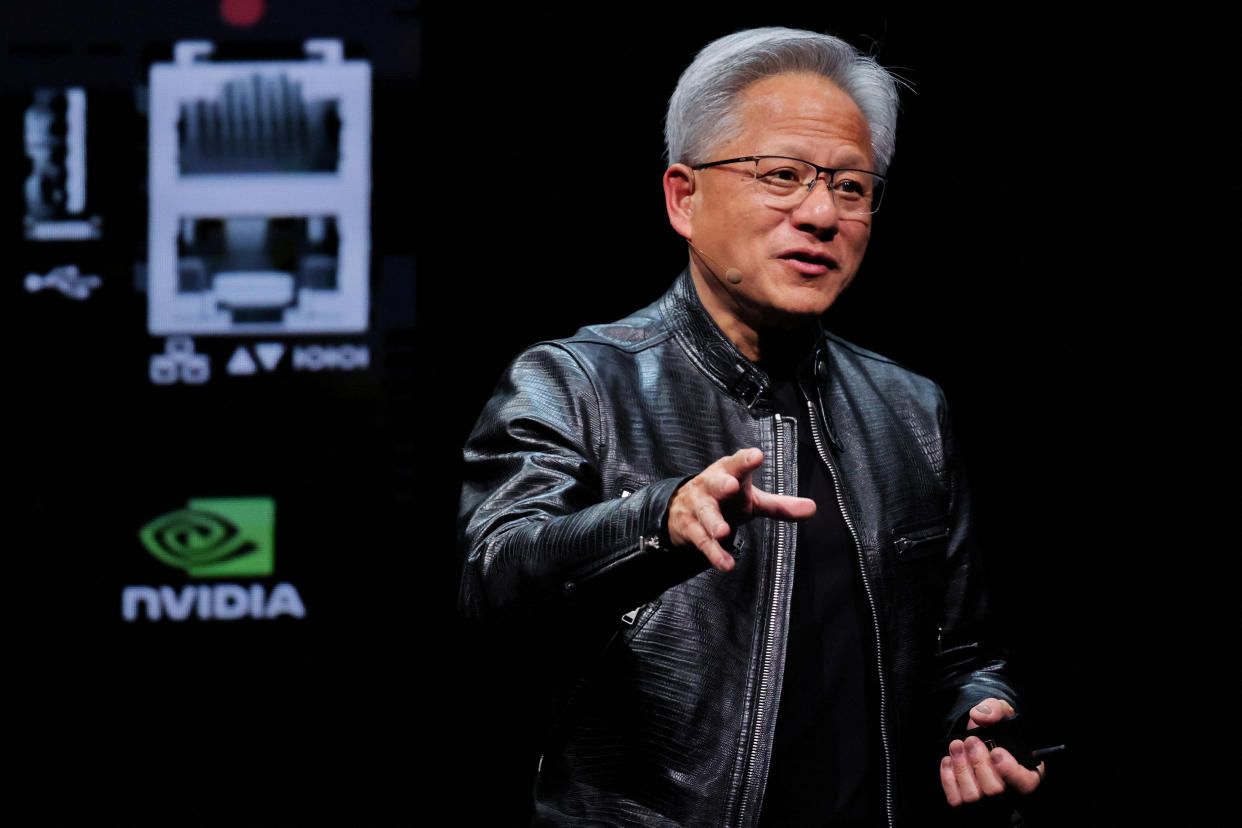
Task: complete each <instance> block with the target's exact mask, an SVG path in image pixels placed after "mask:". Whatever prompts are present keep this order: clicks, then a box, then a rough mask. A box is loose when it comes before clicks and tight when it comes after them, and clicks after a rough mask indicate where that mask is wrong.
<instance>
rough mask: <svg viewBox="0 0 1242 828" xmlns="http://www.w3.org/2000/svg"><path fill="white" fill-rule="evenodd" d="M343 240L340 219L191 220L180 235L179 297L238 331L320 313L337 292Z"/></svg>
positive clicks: (245, 218) (240, 218) (184, 224)
mask: <svg viewBox="0 0 1242 828" xmlns="http://www.w3.org/2000/svg"><path fill="white" fill-rule="evenodd" d="M339 242H340V237H339V236H338V235H337V232H336V220H335V218H333V217H332V216H310V217H280V218H264V217H262V216H257V217H256V216H245V217H238V216H234V217H230V218H186V219H183V220H182V222H181V231H180V233H179V234H178V236H177V293H178V294H179V295H181V296H197V297H199V298H200V300H201V301H202V302H203V304H204V307H203V309H202V312H203V315H204V316H209V315H211V314H222V315H228V316H229V317H230V321H231V323H232V324H233V325H234V326H239V325H257V324H269V325H281V324H283V322H284V318H285V314H286V313H289V312H291V311H294V312H300V313H301V314H302V315H303V316H310V317H313V316H314V306H315V297H316V296H317V295H327V294H330V293H331V292H332V291H334V290H336V288H337V249H338V245H339Z"/></svg>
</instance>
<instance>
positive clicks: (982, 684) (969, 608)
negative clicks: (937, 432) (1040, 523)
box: [939, 398, 1020, 742]
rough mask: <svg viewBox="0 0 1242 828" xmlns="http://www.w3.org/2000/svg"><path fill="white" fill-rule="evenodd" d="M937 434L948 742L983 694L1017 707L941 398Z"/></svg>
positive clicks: (943, 685)
mask: <svg viewBox="0 0 1242 828" xmlns="http://www.w3.org/2000/svg"><path fill="white" fill-rule="evenodd" d="M940 410H941V412H942V413H941V433H942V435H943V439H944V458H945V463H946V468H947V472H946V473H947V475H948V479H949V486H950V504H949V513H950V524H949V547H948V549H949V554H948V559H947V566H948V572H947V573H946V574H947V579H946V583H947V585H948V588H947V590H946V593H945V609H944V615H943V620H942V622H941V630H940V645H939V661H940V673H941V678H940V681H941V683H940V688H941V691H942V692H943V693H944V694H945V696H944V698H945V700H946V705H947V706H946V719H945V723H944V724H945V735H946V742H947V740H948V738H949V737H951V736H953V735H956V734H957V733H960V732H961V731H962V730H963V729H964V728H965V726H966V722H967V718H968V716H969V712H970V708H972V707H974V706H975V705H976V704H978V703H979V702H981V701H983V700H984V699H986V698H997V699H1002V700H1004V701H1007V702H1009V703H1010V704H1011V705H1013V708H1014V710H1020V704H1019V701H1018V693H1019V691H1018V687H1017V684H1016V682H1015V681H1014V679H1013V677H1012V674H1011V670H1010V665H1009V659H1008V653H1007V651H1006V649H1005V648H1004V647H1003V646H1002V644H1001V643H1000V642H1001V641H1002V640H1003V638H1004V636H1003V633H1002V631H1001V630H1000V629H998V626H999V621H998V619H997V618H996V617H995V615H994V613H992V612H991V610H990V607H989V601H990V598H989V591H988V587H987V585H986V583H985V581H986V577H985V572H984V566H983V562H982V561H981V560H980V553H979V550H978V546H977V544H976V543H975V540H974V537H973V531H972V528H971V523H972V516H971V497H970V488H969V486H968V484H967V481H966V475H965V473H964V471H963V469H962V464H961V461H960V458H959V456H958V453H957V450H956V446H955V439H954V436H953V429H952V425H951V423H950V422H949V417H948V414H947V409H946V407H945V406H944V401H943V398H942V399H941V407H940Z"/></svg>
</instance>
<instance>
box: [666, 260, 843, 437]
mask: <svg viewBox="0 0 1242 828" xmlns="http://www.w3.org/2000/svg"><path fill="white" fill-rule="evenodd" d="M660 312H661V313H662V314H663V315H664V318H665V319H667V320H668V322H669V326H670V328H671V329H672V332H673V335H674V336H675V337H676V338H677V340H678V342H679V343H680V344H681V345H682V347H683V348H684V349H685V351H686V353H687V354H689V356H690V358H691V359H692V360H694V361H695V362H697V363H698V364H699V366H700V367H701V368H702V369H703V370H704V371H705V372H706V373H707V375H708V376H710V377H711V378H712V379H714V380H715V381H716V382H717V383H718V384H720V385H721V386H722V387H723V388H724V389H725V391H727V392H728V393H729V394H730V395H731V396H733V397H735V398H736V399H738V400H741V401H742V403H743V404H745V405H746V407H747V408H750V409H754V408H767V407H768V399H769V389H770V387H771V380H770V379H769V378H768V375H767V373H765V372H764V371H763V369H762V368H760V367H759V366H758V365H756V364H755V363H753V362H751V361H750V360H749V359H747V358H746V357H745V355H743V354H742V352H741V351H739V350H738V348H737V346H736V345H734V344H733V342H732V341H730V340H729V338H728V337H727V336H725V335H724V331H722V330H720V327H719V326H718V325H717V324H716V322H715V320H713V319H712V317H711V315H710V314H708V312H707V309H706V308H704V307H703V303H702V302H701V301H700V300H699V294H698V291H696V290H695V288H694V280H693V279H692V278H691V277H690V269H689V268H688V267H687V268H686V269H685V270H683V271H682V272H681V275H680V276H678V277H677V279H676V281H674V282H673V286H672V287H671V288H669V290H668V292H667V293H665V294H664V297H663V298H662V299H661V300H660ZM817 330H818V338H817V342H816V345H815V359H814V360H813V363H812V365H813V370H814V374H815V377H814V382H815V388H814V389H807V390H808V391H809V393H813V394H814V397H813V399H815V401H816V402H817V403H818V405H817V408H818V409H819V411H820V413H821V415H822V417H823V420H822V424H823V426H824V428H825V430H826V431H827V432H828V439H829V440H831V441H832V443H833V444H834V445H836V446H837V447H838V448H839V447H840V441H839V440H838V439H837V435H836V430H835V429H834V428H833V425H832V418H831V417H830V416H829V414H828V410H827V408H826V407H825V406H824V391H825V389H826V388H827V387H828V380H829V354H828V337H827V336H826V335H825V334H824V331H823V329H822V328H819V327H818V326H817Z"/></svg>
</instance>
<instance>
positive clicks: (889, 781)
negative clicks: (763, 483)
mask: <svg viewBox="0 0 1242 828" xmlns="http://www.w3.org/2000/svg"><path fill="white" fill-rule="evenodd" d="M806 407H807V412H808V413H809V414H810V418H809V419H810V421H811V439H812V440H813V441H814V442H815V450H816V451H818V452H819V456H820V459H821V460H823V461H824V465H825V466H827V467H828V474H829V475H831V476H832V487H833V489H835V490H836V493H837V508H839V509H840V510H841V517H843V518H844V519H845V525H846V527H847V528H848V529H849V530H850V536H851V537H853V539H854V549H855V550H856V551H857V552H858V572H859V575H861V576H862V583H863V592H865V593H866V595H867V604H868V605H869V606H870V609H871V624H872V628H873V629H874V631H875V664H876V669H877V671H878V672H879V674H880V746H881V747H882V748H883V750H884V809H885V811H886V816H887V817H888V825H889V828H892V826H893V824H894V813H893V763H892V756H891V753H890V748H889V745H888V690H887V688H886V687H885V684H884V652H883V650H882V649H881V647H880V614H879V612H877V610H876V605H875V594H874V593H873V592H872V591H871V582H870V581H869V580H868V579H867V562H866V561H865V560H863V551H862V541H861V540H860V539H859V537H858V530H857V529H856V528H855V527H854V521H853V520H852V519H851V518H850V513H849V512H848V511H847V510H846V508H845V496H844V494H843V493H842V491H841V481H840V479H839V478H838V477H837V467H836V466H835V465H833V463H832V460H831V459H830V458H829V457H828V452H826V451H825V450H824V443H823V440H822V438H821V437H820V433H819V422H818V420H817V418H818V416H819V414H818V413H817V412H816V411H815V405H814V404H813V403H812V402H811V401H810V400H807V401H806Z"/></svg>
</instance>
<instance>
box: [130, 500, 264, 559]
mask: <svg viewBox="0 0 1242 828" xmlns="http://www.w3.org/2000/svg"><path fill="white" fill-rule="evenodd" d="M275 526H276V501H274V500H272V499H271V498H270V497H219V498H195V499H193V500H190V501H188V502H187V503H186V508H185V509H178V510H177V511H175V512H168V513H167V514H163V515H160V516H159V517H157V518H156V519H155V520H153V521H151V522H150V523H148V524H147V525H146V526H144V527H142V529H140V530H139V531H138V539H139V540H141V541H142V545H143V546H145V547H146V548H147V551H148V552H150V553H151V555H152V556H153V557H155V558H156V559H157V560H159V561H160V562H162V563H165V564H168V565H169V566H173V567H176V568H178V569H184V570H185V571H186V573H187V574H189V575H190V576H192V577H195V578H221V577H226V576H239V575H250V576H260V577H261V576H266V575H271V574H272V572H273V570H274V567H275V559H276V544H275V534H276V533H275Z"/></svg>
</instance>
